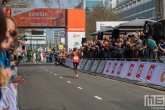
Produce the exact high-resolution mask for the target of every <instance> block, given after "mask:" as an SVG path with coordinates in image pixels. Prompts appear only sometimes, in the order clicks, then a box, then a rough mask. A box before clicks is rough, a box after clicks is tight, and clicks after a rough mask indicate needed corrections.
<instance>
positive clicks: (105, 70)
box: [103, 61, 113, 75]
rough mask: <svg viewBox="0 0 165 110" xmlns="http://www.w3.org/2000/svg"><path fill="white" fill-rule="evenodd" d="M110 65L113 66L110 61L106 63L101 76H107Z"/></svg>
mask: <svg viewBox="0 0 165 110" xmlns="http://www.w3.org/2000/svg"><path fill="white" fill-rule="evenodd" d="M112 64H113V62H112V61H107V63H106V65H105V68H104V71H103V74H106V75H109V74H108V73H109V71H110V69H111V66H112Z"/></svg>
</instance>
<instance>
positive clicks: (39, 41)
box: [25, 29, 47, 49]
mask: <svg viewBox="0 0 165 110" xmlns="http://www.w3.org/2000/svg"><path fill="white" fill-rule="evenodd" d="M32 31H33V30H32V29H26V30H25V35H27V36H26V39H27V41H25V43H26V48H33V49H34V48H36V49H38V48H41V47H43V46H45V45H46V42H47V36H46V30H42V29H36V30H34V31H33V32H32Z"/></svg>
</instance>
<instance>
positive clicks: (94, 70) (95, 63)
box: [90, 60, 100, 73]
mask: <svg viewBox="0 0 165 110" xmlns="http://www.w3.org/2000/svg"><path fill="white" fill-rule="evenodd" d="M99 63H100V60H94V63H93V65H92V68H91V70H90V72H92V73H95V72H96V70H97V67H98V65H99Z"/></svg>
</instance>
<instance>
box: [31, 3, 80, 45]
mask: <svg viewBox="0 0 165 110" xmlns="http://www.w3.org/2000/svg"><path fill="white" fill-rule="evenodd" d="M52 1H53V2H54V4H52V5H51V7H47V6H45V5H44V3H43V1H42V0H35V4H36V6H35V7H34V8H59V7H60V8H74V6H75V5H77V4H79V1H81V0H60V5H59V4H57V3H56V1H58V0H52ZM69 1H70V2H69ZM57 30H59V28H51V29H50V28H47V29H46V34H47V37H48V42H50V40H52V39H53V38H52V37H53V32H54V31H57Z"/></svg>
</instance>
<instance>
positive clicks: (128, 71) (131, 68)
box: [123, 62, 140, 79]
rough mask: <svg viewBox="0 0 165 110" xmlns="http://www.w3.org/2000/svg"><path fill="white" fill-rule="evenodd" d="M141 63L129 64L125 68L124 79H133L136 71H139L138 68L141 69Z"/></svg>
mask: <svg viewBox="0 0 165 110" xmlns="http://www.w3.org/2000/svg"><path fill="white" fill-rule="evenodd" d="M139 65H140V63H139V62H127V65H126V67H125V70H124V72H123V77H124V78H128V79H133V78H134V76H135V74H136V71H137V70H138V68H137V67H139Z"/></svg>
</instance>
